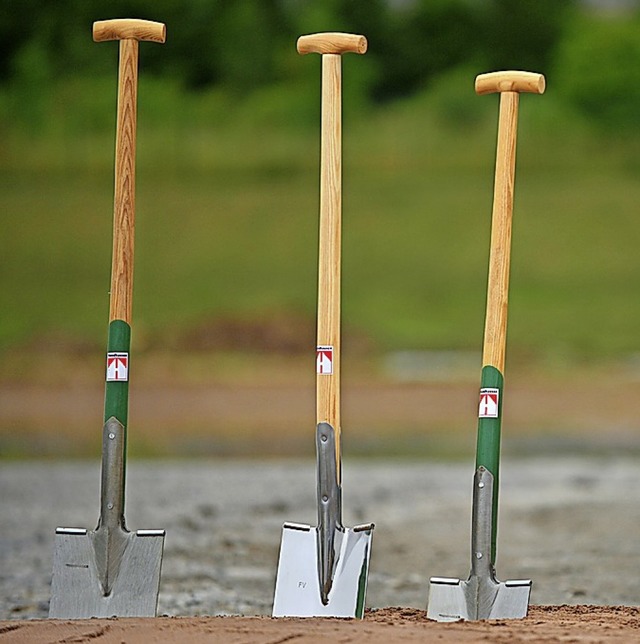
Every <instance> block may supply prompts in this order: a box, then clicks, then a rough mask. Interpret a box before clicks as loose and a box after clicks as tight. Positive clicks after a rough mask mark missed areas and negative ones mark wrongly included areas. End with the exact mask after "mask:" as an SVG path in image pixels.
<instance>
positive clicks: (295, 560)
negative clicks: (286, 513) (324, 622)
mask: <svg viewBox="0 0 640 644" xmlns="http://www.w3.org/2000/svg"><path fill="white" fill-rule="evenodd" d="M372 532H373V524H366V525H362V526H356V527H355V528H345V529H344V534H343V537H342V543H341V545H340V553H339V556H338V563H337V566H336V570H335V572H334V575H333V584H332V586H331V591H330V592H329V598H328V602H327V603H326V604H323V602H322V599H321V592H320V579H319V575H318V537H319V535H318V530H317V529H316V528H312V527H311V526H309V525H301V524H296V523H285V524H284V526H283V529H282V543H281V546H280V559H279V561H278V573H277V578H276V589H275V595H274V601H273V616H274V617H357V618H362V616H363V614H364V600H365V594H366V590H367V578H368V575H369V560H370V558H371V538H372Z"/></svg>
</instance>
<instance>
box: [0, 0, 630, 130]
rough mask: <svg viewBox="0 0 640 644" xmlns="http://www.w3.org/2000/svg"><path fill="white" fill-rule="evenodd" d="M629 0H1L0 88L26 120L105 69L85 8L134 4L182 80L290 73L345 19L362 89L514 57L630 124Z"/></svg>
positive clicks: (193, 87)
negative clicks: (55, 86)
mask: <svg viewBox="0 0 640 644" xmlns="http://www.w3.org/2000/svg"><path fill="white" fill-rule="evenodd" d="M593 5H594V3H591V6H593ZM638 14H639V10H638V9H635V10H627V11H626V12H625V13H624V14H615V13H613V14H606V13H602V14H599V13H597V12H594V11H593V9H591V10H587V5H586V4H585V3H582V2H580V0H562V1H559V0H518V1H517V2H513V0H367V1H366V2H364V1H362V0H323V1H322V2H318V1H317V0H112V1H111V2H109V3H108V7H106V8H105V3H104V2H102V1H101V0H23V1H22V2H19V3H18V2H4V3H2V4H1V5H0V91H1V89H2V87H3V86H4V87H11V88H13V90H14V91H17V92H18V93H19V96H20V97H21V103H22V104H23V105H24V106H25V107H24V110H25V112H24V114H22V116H24V117H25V118H27V119H29V120H30V121H31V122H33V121H34V120H37V119H35V116H34V115H36V113H37V111H38V102H39V101H41V100H42V97H39V96H38V92H42V91H44V90H46V89H47V88H48V87H49V86H50V85H51V84H52V83H55V82H58V81H60V80H63V79H65V78H69V77H83V76H100V75H103V74H104V75H106V74H110V73H111V72H112V71H113V69H112V68H113V61H112V57H111V56H109V55H108V54H107V53H106V52H103V53H99V52H97V51H96V49H95V47H93V46H92V42H91V34H90V32H91V24H92V23H93V21H94V20H100V19H107V18H113V17H143V18H147V19H150V20H159V21H163V22H165V23H166V24H167V26H168V39H167V43H166V45H165V46H163V47H148V48H145V51H144V54H143V55H142V61H143V62H142V64H143V65H144V69H145V74H155V75H157V76H159V77H162V78H163V79H167V78H168V79H170V81H171V83H173V85H174V86H176V87H179V88H183V89H186V90H187V91H192V92H195V91H201V90H209V89H211V88H219V89H221V90H223V91H224V92H229V93H232V94H233V95H235V96H236V97H237V96H239V95H240V96H249V95H251V94H252V93H253V92H255V91H256V90H260V89H261V88H264V87H266V86H269V85H274V84H278V85H279V86H281V87H283V86H285V85H287V84H291V83H304V82H305V80H304V79H305V78H306V77H307V76H308V74H307V66H306V65H305V64H304V63H301V62H300V60H299V58H298V57H297V56H295V55H292V52H293V48H294V44H295V40H296V38H297V36H299V35H301V34H304V33H311V32H314V31H350V32H355V33H363V34H365V35H366V36H367V38H368V40H369V43H370V46H369V53H368V55H367V56H366V59H365V60H363V61H361V62H360V63H359V64H358V65H357V66H354V72H353V76H352V81H351V82H352V84H353V85H352V87H357V93H358V95H359V96H360V97H361V98H362V100H364V101H365V102H369V103H383V102H389V101H391V100H393V99H396V98H398V97H404V96H409V95H412V94H413V93H415V92H418V91H420V90H423V89H424V88H428V87H431V86H432V84H433V83H434V82H436V81H438V80H439V79H440V78H441V77H443V76H446V75H448V74H449V73H450V72H454V73H455V69H456V68H460V67H463V68H464V69H467V70H468V69H475V70H477V71H491V70H495V69H525V70H532V71H539V72H542V73H544V74H546V75H547V76H548V77H549V86H550V88H554V90H557V92H558V96H559V97H560V98H561V99H562V100H564V101H565V103H566V104H567V105H568V106H569V107H570V108H571V109H575V110H577V111H578V112H581V113H583V114H584V115H586V116H587V117H588V118H590V119H592V120H594V121H595V122H599V123H601V124H603V125H605V126H607V127H609V126H611V125H614V126H616V125H622V126H635V124H636V123H637V122H638V119H637V118H636V115H637V114H638V113H639V112H640V83H637V82H634V79H635V78H636V76H638V75H639V74H640V71H639V70H640V45H639V44H638V43H640V17H639V15H638ZM556 78H557V79H558V82H555V79H556ZM352 91H355V90H352ZM25 96H28V97H29V100H28V101H25V100H24V97H25ZM361 102H362V101H360V103H359V104H361ZM0 107H1V106H0ZM4 112H5V115H4V118H5V119H6V112H7V110H4ZM0 118H2V114H1V110H0Z"/></svg>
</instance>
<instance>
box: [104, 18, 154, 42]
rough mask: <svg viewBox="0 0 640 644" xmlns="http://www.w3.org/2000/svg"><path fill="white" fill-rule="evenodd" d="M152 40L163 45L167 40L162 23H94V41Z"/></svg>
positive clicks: (119, 20)
mask: <svg viewBox="0 0 640 644" xmlns="http://www.w3.org/2000/svg"><path fill="white" fill-rule="evenodd" d="M128 38H132V39H133V40H150V41H152V42H159V43H163V42H164V41H165V40H166V38H167V29H166V27H165V25H164V24H163V23H162V22H152V21H151V20H136V19H129V18H118V19H115V20H98V21H97V22H94V23H93V40H94V41H95V42H103V41H105V40H125V39H128Z"/></svg>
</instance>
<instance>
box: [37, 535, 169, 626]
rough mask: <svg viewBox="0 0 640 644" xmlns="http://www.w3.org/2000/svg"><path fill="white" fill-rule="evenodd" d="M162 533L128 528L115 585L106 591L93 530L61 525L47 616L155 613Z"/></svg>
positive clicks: (87, 616)
mask: <svg viewBox="0 0 640 644" xmlns="http://www.w3.org/2000/svg"><path fill="white" fill-rule="evenodd" d="M164 536H165V532H164V530H138V531H136V532H128V533H127V537H126V540H125V541H124V545H123V552H122V558H121V560H120V563H119V566H118V568H117V571H116V572H115V576H114V580H113V583H112V585H111V588H110V591H109V593H108V594H105V593H104V590H103V587H102V583H101V581H100V576H99V573H98V567H97V562H96V552H95V547H94V542H93V540H92V538H91V537H92V533H90V532H88V531H87V530H85V529H84V528H58V529H57V530H56V536H55V543H54V553H53V578H52V581H51V603H50V605H49V617H50V618H53V619H86V618H90V617H112V616H114V615H117V616H118V617H155V615H156V609H157V605H158V591H159V587H160V569H161V566H162V551H163V548H164Z"/></svg>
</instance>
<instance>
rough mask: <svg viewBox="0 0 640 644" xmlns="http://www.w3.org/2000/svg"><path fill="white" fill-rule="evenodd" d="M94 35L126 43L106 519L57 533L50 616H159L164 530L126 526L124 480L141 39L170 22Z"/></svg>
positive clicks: (161, 35)
mask: <svg viewBox="0 0 640 644" xmlns="http://www.w3.org/2000/svg"><path fill="white" fill-rule="evenodd" d="M93 39H94V40H95V41H96V42H101V41H104V40H119V41H120V71H119V79H118V120H117V129H116V169H115V196H114V219H113V255H112V263H111V293H110V300H109V339H108V346H107V376H106V390H105V406H104V407H105V413H104V427H103V430H102V482H101V490H100V497H101V502H100V518H99V520H98V527H97V528H96V529H95V530H86V529H85V528H58V529H57V530H56V537H55V544H54V553H53V578H52V582H51V602H50V605H49V617H51V618H56V619H84V618H89V617H111V616H114V615H115V616H119V617H154V616H155V614H156V608H157V603H158V589H159V585H160V568H161V565H162V551H163V547H164V535H165V533H164V530H137V531H136V532H129V530H127V528H126V526H125V520H124V498H125V492H124V482H125V461H126V456H125V454H126V438H127V437H126V428H127V416H128V402H129V348H130V337H131V305H132V294H133V241H134V218H135V191H134V184H135V142H136V97H137V81H138V41H139V40H151V41H153V42H160V43H163V42H164V41H165V26H164V25H163V24H161V23H157V22H149V21H146V20H106V21H101V22H95V23H94V25H93Z"/></svg>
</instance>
